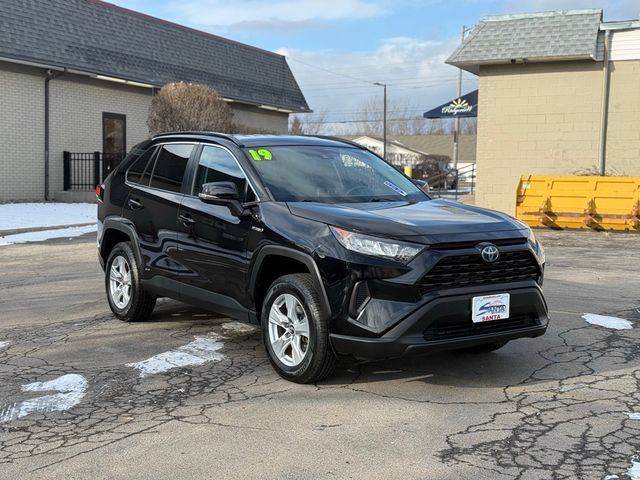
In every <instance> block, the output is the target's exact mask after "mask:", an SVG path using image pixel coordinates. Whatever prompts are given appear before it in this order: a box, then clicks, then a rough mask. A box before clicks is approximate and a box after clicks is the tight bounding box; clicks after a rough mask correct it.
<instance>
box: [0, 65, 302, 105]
mask: <svg viewBox="0 0 640 480" xmlns="http://www.w3.org/2000/svg"><path fill="white" fill-rule="evenodd" d="M0 62H7V63H15V64H17V65H24V66H28V67H34V68H42V69H45V70H54V71H57V72H65V73H71V74H75V75H81V76H84V77H90V78H94V79H96V80H101V81H105V82H113V83H118V84H120V85H128V86H131V87H139V88H148V89H154V88H157V89H160V88H162V86H163V85H161V84H154V83H148V82H145V81H144V80H141V79H135V78H127V77H124V76H114V75H110V74H107V73H106V72H98V71H96V72H89V71H86V70H81V69H78V68H74V67H72V66H64V65H53V64H45V63H40V62H37V61H33V60H30V59H21V58H14V57H7V56H0ZM222 99H223V100H224V101H225V102H228V103H241V104H244V105H251V106H253V107H258V108H262V109H265V110H274V111H278V112H281V113H289V114H291V113H311V112H313V110H311V109H310V108H300V109H293V108H286V107H288V106H284V105H267V104H264V103H256V102H252V101H249V100H247V99H243V98H240V97H230V98H227V97H223V98H222Z"/></svg>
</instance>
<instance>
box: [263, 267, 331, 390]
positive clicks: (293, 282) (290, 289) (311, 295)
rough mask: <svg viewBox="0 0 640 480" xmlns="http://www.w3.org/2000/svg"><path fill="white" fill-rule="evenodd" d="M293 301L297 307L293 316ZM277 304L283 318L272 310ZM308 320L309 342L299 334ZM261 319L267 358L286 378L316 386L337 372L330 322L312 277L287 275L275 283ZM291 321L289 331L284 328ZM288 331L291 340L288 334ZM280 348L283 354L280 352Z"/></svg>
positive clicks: (266, 300)
mask: <svg viewBox="0 0 640 480" xmlns="http://www.w3.org/2000/svg"><path fill="white" fill-rule="evenodd" d="M292 298H293V299H295V300H296V301H297V304H296V305H295V307H294V308H293V311H294V313H292V314H291V313H290V312H289V307H291V305H292V302H293V301H292ZM274 304H275V309H277V310H278V311H279V312H280V314H281V315H278V313H277V312H275V311H272V308H273V307H274ZM290 317H291V318H290ZM305 318H306V323H307V337H306V341H305V337H304V335H299V333H300V332H302V333H304V330H305V329H304V323H305V321H304V319H305ZM261 319H262V321H261V324H262V338H263V342H264V346H265V349H266V351H267V356H268V357H269V361H270V362H271V365H272V366H273V368H274V369H275V371H276V372H277V373H278V374H279V375H280V376H281V377H282V378H284V379H286V380H289V381H291V382H295V383H314V382H318V381H320V380H322V379H323V378H326V377H327V376H329V375H330V374H331V373H332V372H333V369H334V367H335V364H336V361H337V357H336V355H335V353H334V352H333V350H332V348H331V344H330V342H329V326H328V319H327V318H325V316H324V315H323V314H322V308H321V303H320V295H319V293H318V291H317V289H316V287H315V284H314V282H313V279H312V277H311V275H309V274H306V273H305V274H302V273H300V274H294V275H285V276H283V277H280V278H278V279H277V280H276V281H275V282H273V284H272V285H271V287H270V288H269V290H268V291H267V295H266V297H265V300H264V303H263V307H262V315H261ZM287 320H288V321H289V324H288V327H286V328H285V327H283V326H282V325H283V324H285V325H287ZM288 329H289V330H288ZM287 331H288V332H289V333H288V334H289V337H288V338H286V335H287V334H286V333H284V332H287ZM281 335H282V336H281ZM287 341H289V346H287V345H286V342H287ZM274 342H275V343H274ZM282 345H284V347H283V348H280V347H281V346H282ZM296 345H297V348H296ZM276 349H279V351H280V353H276ZM296 351H297V352H298V354H297V356H296ZM301 353H302V354H303V356H302V359H301V360H300V358H301V357H300V354H301Z"/></svg>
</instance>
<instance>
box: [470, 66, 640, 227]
mask: <svg viewBox="0 0 640 480" xmlns="http://www.w3.org/2000/svg"><path fill="white" fill-rule="evenodd" d="M611 67H612V73H611V90H610V99H609V100H610V101H609V127H608V130H607V132H608V141H607V171H608V172H610V173H614V174H615V173H617V174H623V175H640V61H616V62H612V63H611ZM602 80H603V72H602V63H596V62H564V63H546V64H529V65H521V64H518V65H500V66H487V67H482V68H481V70H480V81H479V89H480V98H479V104H478V144H477V164H478V171H477V172H478V173H477V175H478V179H477V193H476V203H477V204H478V205H480V206H483V207H487V208H492V209H495V210H501V211H504V212H507V213H510V214H513V213H514V212H515V196H516V188H517V185H518V179H519V178H520V176H521V175H527V174H535V175H572V174H576V173H579V172H580V171H584V170H585V169H597V167H598V164H599V163H598V162H599V160H598V158H599V157H598V155H599V145H600V123H601V113H600V112H601V106H602Z"/></svg>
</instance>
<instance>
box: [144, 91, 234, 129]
mask: <svg viewBox="0 0 640 480" xmlns="http://www.w3.org/2000/svg"><path fill="white" fill-rule="evenodd" d="M232 120H233V114H232V112H231V109H230V108H229V105H227V102H225V101H224V100H223V99H222V97H221V96H220V95H219V94H218V92H216V91H215V90H214V89H212V88H211V87H208V86H207V85H197V84H193V83H184V82H178V83H168V84H167V85H165V86H164V87H162V89H160V91H159V92H158V93H157V94H156V95H155V96H154V97H153V99H152V100H151V107H150V108H149V118H148V119H147V126H148V127H149V132H150V133H151V134H152V135H155V134H158V133H163V132H181V131H211V132H223V133H227V132H230V131H231V130H232V128H233V121H232Z"/></svg>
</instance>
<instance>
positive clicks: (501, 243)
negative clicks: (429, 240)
mask: <svg viewBox="0 0 640 480" xmlns="http://www.w3.org/2000/svg"><path fill="white" fill-rule="evenodd" d="M490 242H491V243H493V244H494V245H496V246H498V247H507V246H511V245H523V244H525V243H527V239H526V238H525V237H520V238H501V239H497V240H490ZM476 245H478V241H477V240H472V241H466V242H447V243H434V244H432V245H430V246H429V248H430V249H431V250H459V249H462V248H473V247H475V246H476Z"/></svg>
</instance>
